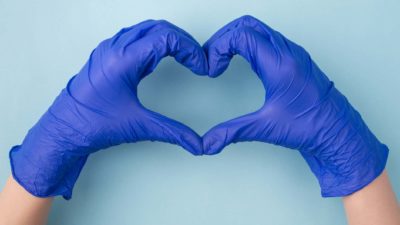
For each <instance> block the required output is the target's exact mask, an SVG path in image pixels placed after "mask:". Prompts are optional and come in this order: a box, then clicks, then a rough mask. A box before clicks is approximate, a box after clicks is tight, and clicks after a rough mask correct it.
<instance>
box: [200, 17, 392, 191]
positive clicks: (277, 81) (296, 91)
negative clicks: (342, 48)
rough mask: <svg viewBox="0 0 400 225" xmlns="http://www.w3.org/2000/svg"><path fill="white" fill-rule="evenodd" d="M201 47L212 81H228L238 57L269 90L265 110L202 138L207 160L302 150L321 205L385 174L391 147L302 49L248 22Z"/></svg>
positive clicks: (229, 28)
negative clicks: (266, 149)
mask: <svg viewBox="0 0 400 225" xmlns="http://www.w3.org/2000/svg"><path fill="white" fill-rule="evenodd" d="M203 47H204V49H205V50H206V52H207V54H208V61H209V75H210V76H211V77H216V76H218V75H220V74H221V73H223V71H224V70H225V69H226V68H227V67H228V64H229V61H230V60H231V58H232V57H233V56H234V55H235V54H239V55H241V56H243V57H244V58H246V60H247V61H248V62H249V63H250V64H251V67H252V69H253V71H254V72H255V73H256V74H257V75H258V77H259V78H260V79H261V81H262V83H263V85H264V87H265V90H266V95H265V100H266V101H265V104H264V105H263V107H262V108H261V109H259V110H258V111H256V112H253V113H250V114H248V115H245V116H242V117H239V118H236V119H233V120H230V121H228V122H225V123H222V124H219V125H217V126H216V127H214V128H212V129H211V130H210V131H209V132H207V133H206V134H205V135H204V136H203V148H204V153H205V154H216V153H218V152H220V151H221V150H222V148H224V147H225V146H226V145H229V144H230V143H235V142H241V141H261V142H267V143H272V144H276V145H281V146H285V147H288V148H292V149H298V150H299V151H300V152H301V154H302V155H303V157H304V158H305V159H306V160H307V162H308V164H309V166H310V167H311V170H312V171H313V172H314V174H315V175H316V176H317V178H318V180H319V183H320V186H321V193H322V196H324V197H329V196H344V195H348V194H351V193H353V192H355V191H357V190H359V189H361V188H362V187H364V186H366V185H367V184H369V183H370V182H371V181H372V180H374V179H375V178H376V177H377V176H378V175H379V174H380V173H381V172H382V171H383V169H384V167H385V164H386V159H387V155H388V149H387V147H386V146H385V145H383V144H382V143H380V142H379V141H378V140H377V138H376V137H375V136H374V135H373V134H372V133H371V131H370V130H369V129H368V127H367V126H366V124H365V123H364V122H363V120H362V118H361V116H360V114H359V113H358V112H357V111H356V110H355V109H354V108H353V107H352V106H351V105H350V103H349V102H348V100H347V99H346V98H345V97H344V96H343V95H342V94H341V93H340V92H339V91H338V90H337V89H336V88H335V87H334V84H333V82H331V81H330V80H329V79H328V77H327V76H326V75H325V74H324V73H323V72H322V71H321V70H320V69H319V68H318V66H317V65H316V64H315V63H314V62H313V61H312V59H311V58H310V55H309V54H308V53H307V52H306V51H305V50H304V49H303V48H302V47H300V46H299V45H297V44H295V43H293V42H291V41H290V40H288V39H287V38H285V37H284V36H283V35H282V34H280V33H278V32H277V31H275V30H273V29H271V28H270V27H268V26H267V25H265V24H263V23H262V22H260V21H258V20H257V19H255V18H252V17H250V16H244V17H241V18H239V19H237V20H234V21H233V22H231V23H229V24H228V25H226V26H225V27H223V28H222V29H220V30H219V31H218V32H217V33H216V34H215V35H213V36H212V37H211V38H210V39H209V40H208V41H207V42H206V43H205V45H204V46H203Z"/></svg>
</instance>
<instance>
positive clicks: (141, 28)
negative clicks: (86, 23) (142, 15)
mask: <svg viewBox="0 0 400 225" xmlns="http://www.w3.org/2000/svg"><path fill="white" fill-rule="evenodd" d="M157 23H158V22H157V21H156V20H145V21H143V22H140V23H138V24H135V25H132V26H130V27H124V28H122V29H121V30H120V31H118V32H117V33H116V34H115V35H114V36H113V37H111V38H109V39H106V40H105V41H104V42H105V43H107V44H109V45H110V46H114V45H115V44H117V43H119V42H121V39H122V38H121V37H124V36H129V37H130V39H131V40H137V39H139V38H141V37H142V36H143V34H144V33H145V32H146V31H147V30H149V29H150V28H152V27H154V26H155V25H156V24H157ZM125 34H128V35H125Z"/></svg>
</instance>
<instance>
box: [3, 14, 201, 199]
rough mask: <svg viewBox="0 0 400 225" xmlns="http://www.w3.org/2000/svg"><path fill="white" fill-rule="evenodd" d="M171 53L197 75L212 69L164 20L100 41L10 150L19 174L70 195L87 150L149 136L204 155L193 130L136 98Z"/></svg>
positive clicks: (28, 184)
mask: <svg viewBox="0 0 400 225" xmlns="http://www.w3.org/2000/svg"><path fill="white" fill-rule="evenodd" d="M168 55H170V56H173V57H175V59H176V60H177V61H178V62H180V63H181V64H183V65H184V66H186V67H187V68H189V69H191V70H192V71H193V72H195V73H197V74H206V73H207V71H208V65H207V60H206V57H205V54H204V51H203V49H202V48H201V46H200V45H199V44H198V43H197V42H196V41H195V40H194V39H193V38H192V37H191V36H190V35H189V34H187V33H186V32H185V31H183V30H181V29H180V28H178V27H176V26H174V25H172V24H170V23H168V22H166V21H153V20H148V21H145V22H142V23H139V24H137V25H134V26H132V27H128V28H124V29H122V30H121V31H119V32H118V33H117V34H116V35H115V36H113V37H112V38H110V39H107V40H105V41H103V42H101V43H100V44H99V45H98V47H97V48H96V49H94V51H93V52H92V53H91V55H90V58H89V60H88V62H87V63H86V64H85V65H84V67H83V68H82V70H81V71H80V72H79V73H78V74H77V75H76V76H74V77H73V78H72V79H71V80H70V81H69V83H68V85H67V87H66V88H65V89H64V90H62V91H61V94H60V95H59V96H58V97H57V98H56V99H55V101H54V103H53V104H52V105H51V106H50V108H49V109H48V110H47V112H46V113H45V114H44V115H43V116H42V117H41V119H40V120H39V121H38V122H37V123H36V125H35V126H34V127H33V128H32V129H31V130H30V131H29V133H28V134H27V136H26V137H25V139H24V141H23V143H22V145H20V146H15V147H13V148H12V150H11V151H10V160H11V165H12V173H13V176H14V178H15V179H16V180H17V181H18V182H19V183H20V184H21V185H22V186H23V187H24V188H25V189H26V190H27V191H29V192H30V193H31V194H33V195H35V196H39V197H48V196H54V195H63V197H64V198H66V199H69V198H71V194H72V188H73V186H74V184H75V181H76V179H77V177H78V175H79V173H80V171H81V169H82V167H83V165H84V164H85V161H86V159H87V157H88V155H89V154H90V153H93V152H95V151H97V150H99V149H104V148H107V147H109V146H113V145H118V144H121V143H127V142H136V141H144V140H151V141H163V142H169V143H172V144H177V145H181V146H182V147H183V148H185V149H186V150H188V151H190V152H191V153H192V154H195V155H198V154H202V140H201V138H200V137H199V136H198V135H197V134H196V133H195V132H194V131H193V130H191V129H190V128H189V127H187V126H185V125H183V124H181V123H179V122H177V121H174V120H171V119H169V118H166V117H164V116H162V115H160V114H157V113H155V112H152V111H150V110H148V109H145V108H144V107H143V106H142V105H141V104H140V102H139V100H138V97H137V86H138V83H139V82H140V80H141V79H143V78H144V77H145V76H146V75H148V74H149V73H151V72H152V71H153V70H154V68H155V67H156V65H157V64H158V63H159V61H160V60H161V59H162V58H163V57H165V56H168Z"/></svg>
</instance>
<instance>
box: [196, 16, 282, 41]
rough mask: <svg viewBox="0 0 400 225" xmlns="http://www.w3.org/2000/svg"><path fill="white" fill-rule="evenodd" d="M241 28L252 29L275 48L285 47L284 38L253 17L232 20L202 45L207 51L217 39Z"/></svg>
mask: <svg viewBox="0 0 400 225" xmlns="http://www.w3.org/2000/svg"><path fill="white" fill-rule="evenodd" d="M241 27H250V28H253V29H254V30H255V31H257V32H259V33H260V34H261V35H263V36H264V37H265V38H266V39H269V40H270V41H271V42H272V43H273V44H274V45H275V46H276V47H277V48H282V47H284V46H285V45H286V44H285V39H286V38H285V37H283V35H281V34H280V33H279V32H277V31H276V30H274V29H272V28H271V27H269V26H268V25H266V24H265V23H263V22H261V21H260V20H258V19H257V18H255V17H253V16H250V15H244V16H241V17H239V18H237V19H235V20H233V21H232V22H230V23H228V24H227V25H225V26H224V27H222V28H221V29H220V30H218V31H217V32H216V33H215V34H214V35H213V36H212V37H211V38H210V39H208V40H207V42H206V43H205V44H204V47H205V48H206V49H208V48H207V47H208V46H209V45H211V44H212V43H213V42H214V41H216V40H217V39H219V38H220V37H221V36H223V35H224V34H225V33H227V32H229V31H231V30H234V29H237V28H241Z"/></svg>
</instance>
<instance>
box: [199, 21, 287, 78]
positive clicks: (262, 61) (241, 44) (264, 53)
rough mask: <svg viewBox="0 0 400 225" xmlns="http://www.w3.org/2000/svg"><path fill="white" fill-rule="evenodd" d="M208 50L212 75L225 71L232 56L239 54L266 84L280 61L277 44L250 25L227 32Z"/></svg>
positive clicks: (210, 73)
mask: <svg viewBox="0 0 400 225" xmlns="http://www.w3.org/2000/svg"><path fill="white" fill-rule="evenodd" d="M207 52H208V63H209V75H210V76H212V77H215V76H218V75H220V74H221V73H223V72H224V71H225V70H226V68H227V67H228V65H229V62H230V60H231V58H232V57H233V56H234V55H236V54H239V55H241V56H243V57H244V58H245V59H246V60H247V61H248V62H249V63H250V65H251V67H252V69H253V71H254V72H255V73H256V74H257V75H258V76H259V78H260V79H261V80H262V81H263V84H264V85H266V81H267V76H268V75H271V74H274V73H273V71H272V70H273V69H274V68H276V67H277V65H278V64H279V62H280V61H279V60H280V55H279V53H278V52H277V51H276V49H275V46H274V45H273V44H272V43H271V42H270V41H269V40H268V39H266V38H265V37H264V36H263V35H261V34H260V33H259V32H257V31H255V30H254V29H253V28H250V27H239V28H236V29H233V30H231V31H229V32H227V33H225V34H224V35H223V36H221V37H220V38H218V39H216V40H215V41H214V42H213V43H211V44H210V45H209V46H208V50H207ZM268 70H269V71H268Z"/></svg>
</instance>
